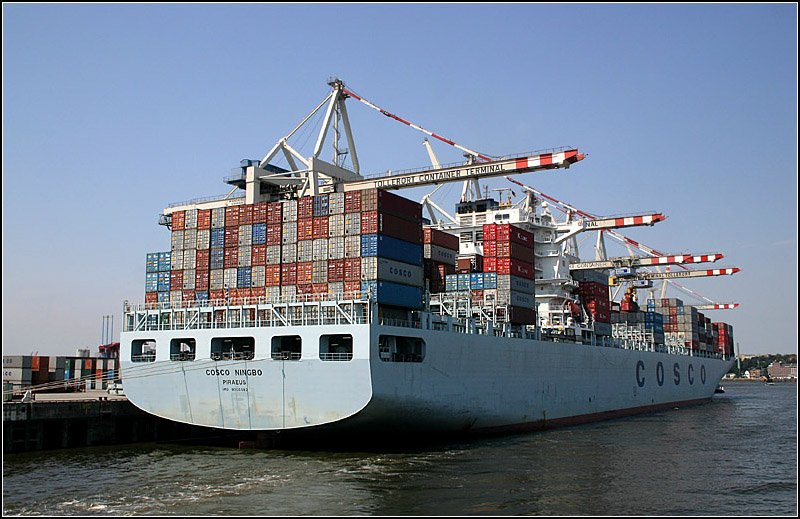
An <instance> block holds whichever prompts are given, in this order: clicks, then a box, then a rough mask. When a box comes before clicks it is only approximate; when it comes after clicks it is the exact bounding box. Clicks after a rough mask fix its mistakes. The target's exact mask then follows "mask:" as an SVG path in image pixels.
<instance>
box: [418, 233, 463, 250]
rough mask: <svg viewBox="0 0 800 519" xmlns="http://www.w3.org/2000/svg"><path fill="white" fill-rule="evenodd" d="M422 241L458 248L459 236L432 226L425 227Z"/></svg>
mask: <svg viewBox="0 0 800 519" xmlns="http://www.w3.org/2000/svg"><path fill="white" fill-rule="evenodd" d="M422 232H423V235H422V242H423V243H430V244H432V245H438V246H439V247H444V248H445V249H450V250H456V251H457V250H458V236H454V235H452V234H450V233H448V232H444V231H441V230H439V229H434V228H432V227H425V228H424V229H423V230H422Z"/></svg>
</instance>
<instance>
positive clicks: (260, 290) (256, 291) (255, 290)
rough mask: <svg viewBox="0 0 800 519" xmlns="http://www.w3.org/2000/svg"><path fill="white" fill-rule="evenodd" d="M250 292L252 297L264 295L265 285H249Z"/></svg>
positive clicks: (265, 292)
mask: <svg viewBox="0 0 800 519" xmlns="http://www.w3.org/2000/svg"><path fill="white" fill-rule="evenodd" d="M250 294H251V295H252V296H253V297H264V296H266V295H267V288H266V287H250Z"/></svg>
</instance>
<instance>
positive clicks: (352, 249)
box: [344, 235, 361, 258]
mask: <svg viewBox="0 0 800 519" xmlns="http://www.w3.org/2000/svg"><path fill="white" fill-rule="evenodd" d="M344 257H345V258H360V257H361V236H360V235H357V236H345V238H344Z"/></svg>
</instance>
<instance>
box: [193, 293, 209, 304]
mask: <svg viewBox="0 0 800 519" xmlns="http://www.w3.org/2000/svg"><path fill="white" fill-rule="evenodd" d="M194 299H195V301H197V302H200V301H208V290H198V291H197V292H195V293H194Z"/></svg>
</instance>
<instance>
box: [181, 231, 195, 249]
mask: <svg viewBox="0 0 800 519" xmlns="http://www.w3.org/2000/svg"><path fill="white" fill-rule="evenodd" d="M183 248H184V250H185V249H196V248H197V229H186V230H185V231H183Z"/></svg>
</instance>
